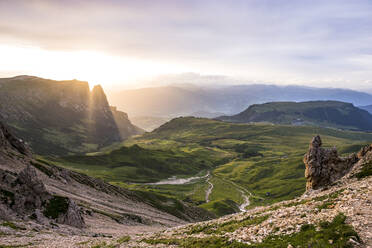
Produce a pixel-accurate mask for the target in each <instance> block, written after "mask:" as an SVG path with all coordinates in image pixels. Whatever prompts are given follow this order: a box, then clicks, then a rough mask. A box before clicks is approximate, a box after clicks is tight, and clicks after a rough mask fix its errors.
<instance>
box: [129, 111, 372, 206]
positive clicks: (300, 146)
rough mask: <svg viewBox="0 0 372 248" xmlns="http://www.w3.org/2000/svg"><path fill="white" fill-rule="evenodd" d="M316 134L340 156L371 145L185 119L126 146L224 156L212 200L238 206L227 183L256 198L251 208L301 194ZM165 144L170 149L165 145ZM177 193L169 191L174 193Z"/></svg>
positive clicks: (299, 131) (357, 135) (294, 130)
mask: <svg viewBox="0 0 372 248" xmlns="http://www.w3.org/2000/svg"><path fill="white" fill-rule="evenodd" d="M316 134H320V135H321V136H322V138H323V140H324V141H325V144H324V146H331V145H332V146H333V145H336V146H337V147H338V148H339V150H340V152H341V153H344V154H346V153H350V152H354V151H357V150H359V149H360V147H361V146H363V145H365V144H368V143H370V142H371V141H372V134H369V133H362V132H349V131H341V130H336V129H326V128H317V127H305V126H299V127H298V126H280V125H265V124H231V123H225V122H220V121H214V120H208V119H201V118H191V117H190V118H189V117H186V118H177V119H174V120H172V121H171V122H169V123H167V124H165V125H163V126H162V127H160V128H158V129H157V130H155V131H154V132H152V133H148V134H145V135H143V136H141V137H138V138H135V139H132V140H129V141H128V142H127V144H134V143H135V144H138V145H140V146H144V147H146V148H148V149H173V150H182V151H186V152H189V153H191V154H194V153H195V150H194V149H190V147H194V148H195V147H198V150H199V151H200V154H203V152H205V151H206V150H207V151H208V150H212V151H215V150H218V151H221V154H222V152H223V153H224V154H229V155H230V157H229V158H231V156H233V158H232V159H230V161H229V162H227V163H225V164H222V165H219V166H217V167H215V169H214V170H213V175H214V179H213V180H212V182H213V183H214V184H215V187H214V189H213V192H212V194H211V200H212V201H218V200H220V201H222V200H226V199H231V200H234V201H235V202H236V203H241V201H242V199H241V195H239V194H238V191H239V190H238V189H237V188H236V187H235V188H234V187H231V184H230V187H229V185H228V183H227V182H232V183H235V185H238V186H241V187H242V188H243V189H247V190H249V191H251V192H252V193H253V194H254V195H255V196H257V197H255V198H253V199H252V200H253V201H252V205H262V204H269V203H272V202H277V201H281V200H286V199H291V198H293V197H296V196H298V195H300V194H302V193H303V191H304V189H305V179H304V170H305V166H304V164H303V162H302V159H303V155H304V153H305V152H306V150H307V149H308V144H309V141H310V140H311V138H312V137H313V136H314V135H316ZM170 143H171V144H172V146H168V145H167V144H170ZM211 155H213V154H208V156H211ZM178 187H179V186H172V188H174V191H177V190H178ZM189 187H191V186H189ZM168 188H169V186H168ZM168 191H170V190H169V189H168ZM168 193H170V192H168ZM188 193H190V192H188ZM189 197H190V196H189ZM198 197H199V198H197V197H195V198H194V200H195V201H198V200H200V195H199V196H198ZM191 198H193V197H192V196H191ZM210 205H211V203H210V204H208V205H207V206H206V208H209V207H210Z"/></svg>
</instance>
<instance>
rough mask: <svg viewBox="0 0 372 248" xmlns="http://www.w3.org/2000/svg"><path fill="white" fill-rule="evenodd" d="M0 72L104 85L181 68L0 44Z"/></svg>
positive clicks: (96, 55) (133, 60)
mask: <svg viewBox="0 0 372 248" xmlns="http://www.w3.org/2000/svg"><path fill="white" fill-rule="evenodd" d="M0 54H1V57H0V73H1V76H2V77H3V76H4V75H7V76H10V75H12V73H13V74H14V75H13V76H15V75H19V74H25V75H34V76H39V77H44V78H51V79H56V80H68V79H78V80H83V81H88V82H89V83H90V85H91V86H92V85H93V84H102V85H103V86H105V87H111V86H115V85H119V84H121V85H123V84H128V83H129V82H134V81H135V80H140V79H144V78H146V77H151V76H155V75H159V74H164V73H180V72H183V71H185V70H184V69H183V68H180V67H178V66H175V65H170V64H165V63H158V62H155V61H150V60H142V59H137V58H130V57H119V56H111V55H108V54H105V53H101V52H96V51H54V50H44V49H41V48H37V47H29V46H28V47H19V46H7V45H0Z"/></svg>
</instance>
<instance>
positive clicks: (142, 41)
mask: <svg viewBox="0 0 372 248" xmlns="http://www.w3.org/2000/svg"><path fill="white" fill-rule="evenodd" d="M370 13H372V2H370V1H367V0H365V1H363V0H355V1H349V0H328V1H323V0H302V1H295V0H235V1H225V0H213V1H212V0H203V1H197V0H183V1H181V0H159V1H151V0H147V1H146V0H137V1H130V0H128V1H119V0H116V1H115V0H111V1H82V0H81V1H72V0H70V1H66V0H65V1H42V0H24V1H21V0H20V1H7V0H3V1H0V42H1V43H7V42H8V43H9V42H13V43H20V44H32V45H35V46H39V47H42V48H44V49H51V50H82V49H84V50H99V51H105V52H106V53H110V54H114V55H116V56H126V57H136V58H144V59H150V60H153V61H166V62H167V63H175V64H183V65H187V67H188V68H190V70H195V71H198V72H201V73H204V72H205V73H216V74H228V75H234V76H240V77H246V78H249V79H253V80H259V79H261V80H265V81H268V80H269V81H272V82H275V81H288V82H291V81H293V82H297V81H301V80H302V81H303V82H312V83H313V82H314V81H318V82H328V81H332V79H333V80H334V81H338V82H340V81H339V80H340V79H341V81H343V82H345V83H346V84H347V82H348V80H355V81H356V82H358V85H359V86H360V87H365V86H366V83H365V82H366V80H369V79H370V78H371V76H372V72H371V70H370V69H369V68H370V67H368V66H369V65H370V64H371V63H370V57H369V56H367V55H370V54H371V51H372V45H371V44H372V42H371V41H372V32H371V31H372V30H371V27H372V16H371V15H370ZM334 84H339V83H334ZM334 86H337V85H334ZM346 86H347V85H346Z"/></svg>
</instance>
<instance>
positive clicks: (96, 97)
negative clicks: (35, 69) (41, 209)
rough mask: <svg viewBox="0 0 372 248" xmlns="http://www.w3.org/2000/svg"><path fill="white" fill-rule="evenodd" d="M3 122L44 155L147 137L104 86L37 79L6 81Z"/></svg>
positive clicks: (0, 104)
mask: <svg viewBox="0 0 372 248" xmlns="http://www.w3.org/2000/svg"><path fill="white" fill-rule="evenodd" d="M0 119H2V120H3V121H6V122H7V123H8V125H9V126H10V127H11V129H12V131H13V132H15V133H16V135H17V136H19V137H22V138H23V139H25V140H26V141H27V142H29V143H30V146H31V148H32V149H34V150H35V151H36V152H37V153H40V154H46V153H48V154H56V155H60V154H68V153H71V152H72V153H75V152H88V151H95V150H97V149H99V148H100V147H103V146H107V145H110V144H112V143H115V142H120V141H122V140H124V139H126V138H128V137H129V136H131V135H135V134H140V133H142V132H143V130H141V129H140V128H137V127H136V126H134V125H133V124H132V123H131V122H130V121H129V119H128V116H127V115H126V114H125V113H123V112H121V111H118V110H117V109H116V108H110V106H109V103H108V100H107V98H106V94H105V93H104V91H103V89H102V87H101V86H95V87H94V88H93V89H92V91H91V90H90V89H89V84H88V82H84V81H77V80H69V81H54V80H49V79H42V78H38V77H33V76H19V77H13V78H3V79H0Z"/></svg>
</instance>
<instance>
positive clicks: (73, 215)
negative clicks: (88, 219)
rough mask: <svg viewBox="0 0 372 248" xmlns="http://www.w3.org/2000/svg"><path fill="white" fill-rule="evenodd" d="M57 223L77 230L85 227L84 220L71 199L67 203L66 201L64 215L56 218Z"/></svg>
mask: <svg viewBox="0 0 372 248" xmlns="http://www.w3.org/2000/svg"><path fill="white" fill-rule="evenodd" d="M57 222H58V223H61V224H66V225H70V226H74V227H77V228H83V227H84V226H85V222H84V219H83V217H82V216H81V210H80V208H79V207H78V206H77V205H76V203H75V202H74V201H73V200H71V199H69V201H68V209H67V212H66V213H65V214H61V215H60V216H59V217H58V220H57Z"/></svg>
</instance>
